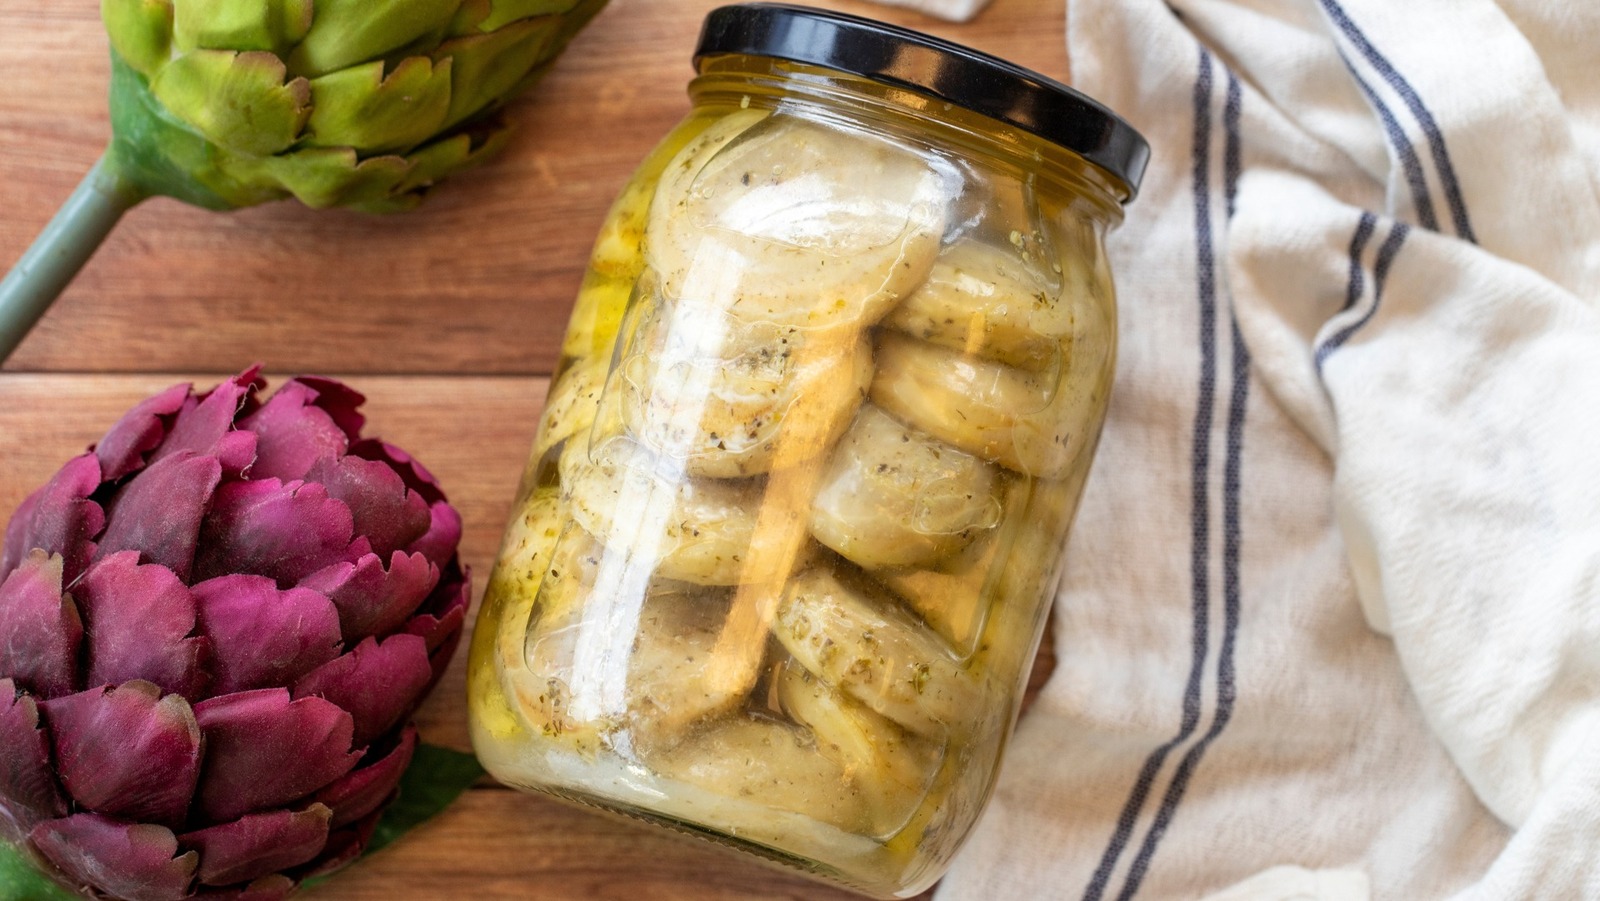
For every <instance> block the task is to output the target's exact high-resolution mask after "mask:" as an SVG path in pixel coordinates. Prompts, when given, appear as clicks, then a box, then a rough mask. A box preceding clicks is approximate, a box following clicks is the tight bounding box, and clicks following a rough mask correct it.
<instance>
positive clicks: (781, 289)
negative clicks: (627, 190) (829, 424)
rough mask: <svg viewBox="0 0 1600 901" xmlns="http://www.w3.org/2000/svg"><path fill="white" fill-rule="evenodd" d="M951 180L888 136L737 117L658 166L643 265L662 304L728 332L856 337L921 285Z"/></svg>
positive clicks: (943, 221)
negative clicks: (730, 327)
mask: <svg viewBox="0 0 1600 901" xmlns="http://www.w3.org/2000/svg"><path fill="white" fill-rule="evenodd" d="M953 179H954V176H953V173H950V172H948V171H947V170H946V167H945V166H944V164H942V163H939V162H937V161H934V160H932V159H930V158H926V157H924V156H922V155H920V154H918V153H917V152H916V151H914V150H912V149H911V148H909V147H906V146H902V145H899V144H896V143H894V142H892V141H890V140H888V139H885V138H880V137H876V136H872V135H867V134H864V133H860V132H856V131H852V130H849V129H847V128H844V127H842V126H838V125H832V124H824V123H822V122H816V121H811V120H808V119H803V118H800V117H798V116H793V115H777V116H772V117H770V118H766V117H765V116H764V114H760V111H754V110H747V111H744V112H743V113H741V114H734V115H730V116H729V117H728V118H727V119H726V120H724V122H723V123H720V124H719V125H718V126H716V127H713V128H712V129H710V130H708V131H707V132H706V133H705V134H704V135H703V136H702V137H701V139H700V140H699V141H696V142H695V143H693V144H691V145H689V146H688V147H686V148H685V149H684V151H683V152H682V153H680V154H679V156H678V157H677V158H676V159H674V160H673V162H672V163H671V164H669V165H668V167H667V169H666V171H665V172H664V173H663V176H662V181H661V187H660V189H659V190H658V191H657V193H656V198H655V202H654V204H653V205H652V207H651V210H650V219H649V223H648V226H647V230H646V233H645V252H646V258H647V260H648V261H649V263H650V265H651V266H652V267H653V268H654V269H655V270H656V271H657V272H659V273H660V275H661V286H662V290H663V292H664V293H665V294H666V295H667V296H668V297H669V298H672V299H674V300H681V301H683V302H685V303H690V304H695V305H703V306H707V307H710V308H712V309H715V310H718V311H721V312H723V313H725V314H727V315H729V316H731V317H732V318H734V319H735V320H738V321H741V322H748V323H761V322H770V323H779V324H783V325H788V326H794V327H799V328H808V329H809V328H817V329H825V330H826V329H835V328H839V327H853V328H858V329H859V328H862V327H865V326H870V325H872V324H874V323H875V322H877V321H878V320H879V319H881V318H882V317H883V315H884V314H885V313H887V312H888V311H889V309H890V308H891V307H893V306H894V305H895V303H897V302H898V301H899V300H900V299H901V298H902V297H904V296H905V295H906V294H908V293H909V292H910V291H911V290H912V289H913V288H915V287H916V286H917V285H919V284H921V282H922V281H923V279H925V278H926V277H927V275H928V272H929V270H930V269H931V268H932V266H933V263H934V259H935V257H936V256H937V255H938V251H939V244H940V241H941V240H942V238H943V235H944V232H945V227H946V225H947V212H946V211H947V207H948V204H949V197H950V196H951V194H952V191H953V188H952V185H953Z"/></svg>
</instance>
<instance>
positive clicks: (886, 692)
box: [772, 564, 993, 739]
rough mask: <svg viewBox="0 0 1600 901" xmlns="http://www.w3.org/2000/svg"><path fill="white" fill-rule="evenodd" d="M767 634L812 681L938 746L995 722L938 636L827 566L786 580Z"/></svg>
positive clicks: (977, 686) (976, 683)
mask: <svg viewBox="0 0 1600 901" xmlns="http://www.w3.org/2000/svg"><path fill="white" fill-rule="evenodd" d="M772 631H773V634H774V635H775V636H777V639H778V641H779V642H780V643H782V645H783V647H784V650H786V651H788V652H789V653H790V654H791V655H792V656H793V657H794V658H795V660H797V661H799V662H800V665H802V666H804V667H805V668H806V669H807V670H808V671H810V672H811V674H812V675H813V676H816V677H817V678H818V679H819V680H821V681H822V682H823V683H825V684H827V685H830V686H832V687H834V688H836V689H838V690H839V691H841V692H843V693H845V694H847V695H849V696H850V697H852V698H854V699H856V700H857V701H860V702H861V703H862V704H865V705H866V706H867V707H870V708H871V709H873V710H875V711H877V712H878V713H880V714H882V715H884V716H885V717H887V718H889V719H891V720H893V721H894V722H896V723H898V724H900V725H901V726H903V727H905V728H906V729H909V730H910V731H912V732H914V733H916V734H917V735H923V736H927V737H929V738H934V739H944V738H947V737H948V736H949V735H950V734H951V733H953V732H957V731H960V730H962V729H963V728H965V727H969V726H970V725H971V724H972V723H973V721H974V720H975V719H977V718H981V717H984V716H989V715H993V713H992V711H987V710H986V709H985V707H986V706H987V705H986V704H985V703H984V701H985V697H986V695H985V693H984V689H983V687H982V685H981V682H980V678H979V677H978V676H976V675H974V674H973V673H971V672H969V671H968V670H966V669H965V668H963V667H962V665H961V663H960V661H958V660H957V659H956V657H955V655H954V654H953V653H952V652H951V650H950V649H949V648H948V647H947V646H945V644H944V642H943V641H942V640H941V639H940V638H939V637H938V636H937V635H935V634H934V633H932V632H931V631H929V630H928V627H927V626H924V625H923V624H922V623H919V622H917V621H916V620H915V619H914V618H912V617H911V616H910V615H909V614H907V613H905V612H903V611H901V610H900V609H899V608H898V607H897V606H896V604H895V602H894V600H893V599H892V598H888V597H883V596H878V595H876V594H875V593H873V592H871V590H870V589H869V588H867V586H866V585H865V584H864V583H857V582H855V581H854V580H850V581H847V580H846V579H843V578H841V577H840V574H839V573H838V572H836V571H835V570H834V568H833V567H830V566H828V565H825V564H824V565H818V566H815V567H813V568H811V569H809V570H807V571H806V572H804V573H801V574H799V575H797V576H795V577H794V578H793V579H791V580H790V583H789V588H788V592H787V593H786V594H785V595H784V598H783V600H782V602H781V603H780V604H779V606H778V612H777V617H776V619H775V620H774V622H773V629H772Z"/></svg>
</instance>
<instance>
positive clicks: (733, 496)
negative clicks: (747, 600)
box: [561, 437, 771, 585]
mask: <svg viewBox="0 0 1600 901" xmlns="http://www.w3.org/2000/svg"><path fill="white" fill-rule="evenodd" d="M675 470H676V467H675V466H674V465H673V464H672V463H671V461H667V460H663V459H661V458H658V457H656V456H655V455H653V454H651V453H650V452H649V451H648V450H646V449H645V448H643V447H641V446H640V445H639V444H638V443H636V442H634V441H632V440H631V439H628V438H626V437H616V438H612V439H609V440H604V441H602V442H601V443H600V444H599V445H598V446H597V447H595V448H594V449H592V450H590V449H588V448H587V447H586V442H583V441H582V440H581V439H578V440H575V441H574V442H572V443H570V444H569V445H568V447H567V448H566V449H565V450H563V452H562V455H561V484H562V487H563V490H564V492H565V495H566V497H567V500H568V505H569V507H570V509H571V514H572V517H573V520H574V521H575V522H577V523H578V524H579V525H580V526H582V527H583V529H584V530H585V531H587V532H588V533H589V534H590V535H592V536H594V537H595V538H596V539H597V540H599V541H601V542H602V543H605V544H608V545H615V546H621V547H623V548H626V549H628V550H629V551H630V552H631V553H632V554H633V555H634V557H635V558H636V559H638V560H640V561H641V565H645V563H646V562H648V563H650V564H653V566H654V568H655V572H656V574H657V575H659V576H661V577H663V578H667V579H674V580H680V581H686V582H693V583H697V584H700V585H737V584H739V583H740V582H742V581H745V580H747V579H750V580H753V579H767V578H770V577H771V573H769V572H767V571H766V570H767V568H766V567H763V566H761V565H760V561H759V559H758V558H759V557H760V550H761V549H760V548H757V549H756V551H755V554H754V556H752V548H751V543H752V541H754V539H755V527H756V515H755V513H754V512H753V508H754V503H753V501H754V500H755V499H757V498H758V497H759V496H760V495H759V492H758V491H757V488H758V486H756V485H753V484H747V483H744V482H738V481H724V480H719V479H698V478H690V477H687V476H685V475H684V474H683V473H682V472H681V470H677V471H675Z"/></svg>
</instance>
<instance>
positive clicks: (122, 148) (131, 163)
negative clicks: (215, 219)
mask: <svg viewBox="0 0 1600 901" xmlns="http://www.w3.org/2000/svg"><path fill="white" fill-rule="evenodd" d="M111 133H112V139H111V149H110V151H109V153H108V161H109V162H110V163H111V164H112V165H114V166H115V167H116V168H117V171H118V172H120V173H121V174H122V176H123V177H124V178H126V179H127V180H128V181H129V182H130V183H131V184H133V185H135V186H137V188H138V189H139V190H140V191H141V192H142V193H144V194H147V195H151V196H155V195H160V196H164V197H175V198H177V199H179V200H182V201H184V202H186V203H192V204H194V205H195V206H199V207H204V208H206V209H209V210H229V209H235V208H237V207H245V206H251V205H253V204H257V203H265V202H266V201H269V200H277V199H279V198H282V197H285V196H287V192H286V191H284V190H282V189H281V188H278V187H276V186H274V185H272V184H263V183H260V182H259V181H254V180H246V181H242V180H240V179H239V178H237V177H236V176H235V175H233V174H230V172H229V171H227V169H228V168H229V167H230V166H231V165H232V164H233V162H234V160H235V159H236V158H235V157H233V156H232V155H230V154H227V153H226V152H225V151H223V150H222V149H221V148H219V147H217V146H216V145H214V144H212V143H211V142H210V141H208V140H206V137H205V135H202V134H200V133H199V132H197V131H195V130H194V129H193V128H192V127H190V126H189V125H188V123H186V122H183V121H181V120H180V119H178V118H177V117H175V116H173V115H172V114H171V113H168V112H167V111H166V109H164V108H163V107H162V106H161V104H160V102H158V101H157V100H156V98H155V97H154V96H153V95H152V94H151V93H150V86H149V83H148V82H146V81H145V79H144V77H143V76H142V75H140V74H139V73H138V72H136V71H134V69H133V67H132V66H131V65H130V64H129V63H128V62H127V61H126V60H124V59H123V58H122V57H121V55H120V54H118V53H117V52H116V51H112V53H111Z"/></svg>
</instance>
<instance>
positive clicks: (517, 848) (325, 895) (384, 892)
mask: <svg viewBox="0 0 1600 901" xmlns="http://www.w3.org/2000/svg"><path fill="white" fill-rule="evenodd" d="M312 897H314V898H316V899H318V901H394V899H397V898H416V899H428V901H458V899H472V901H527V899H538V901H682V899H689V898H692V899H695V901H847V899H852V898H855V899H859V898H860V896H859V895H854V894H850V893H847V892H844V891H842V890H839V889H834V888H830V887H828V886H824V885H819V884H817V883H814V882H811V881H809V880H807V879H805V878H803V877H801V876H798V875H795V874H794V873H790V872H786V871H779V870H777V869H775V868H771V867H769V866H767V865H765V864H762V863H760V862H757V861H754V860H751V859H749V858H746V857H743V856H736V855H735V854H734V853H732V852H730V851H727V850H724V849H721V848H716V847H713V846H712V845H711V844H710V843H708V842H705V841H702V840H697V839H690V838H686V837H681V836H678V835H674V834H670V833H666V832H664V831H661V830H655V829H646V828H643V827H642V826H641V825H640V824H637V823H632V822H626V821H623V820H620V819H612V818H610V817H606V816H600V815H597V814H595V813H593V812H591V811H587V810H581V809H578V808H575V807H570V806H568V805H566V804H562V803H559V802H556V801H552V800H550V799H547V798H543V797H538V796H535V795H526V794H522V793H520V792H513V791H510V790H507V789H475V790H473V791H469V792H467V794H466V795H464V796H463V797H462V798H461V800H459V801H457V802H456V804H455V805H454V806H453V807H451V808H450V809H448V810H446V811H445V812H444V813H443V814H441V815H440V816H439V817H437V818H436V819H434V820H432V821H430V822H428V823H426V824H424V825H422V826H421V827H419V828H417V829H416V830H415V831H413V832H411V833H410V834H408V835H406V836H405V837H403V838H402V839H401V840H400V841H399V842H398V843H397V844H395V845H394V846H391V847H389V848H386V849H384V850H383V851H380V852H378V853H377V854H375V855H373V856H372V857H370V858H368V859H366V860H363V861H361V862H359V863H357V864H356V865H355V866H353V867H351V868H350V869H349V870H347V871H345V872H344V873H341V874H339V875H338V876H337V877H335V878H334V879H333V880H331V881H330V882H329V883H327V884H326V885H325V886H323V887H321V888H318V889H317V891H316V893H315V895H314V896H312Z"/></svg>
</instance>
